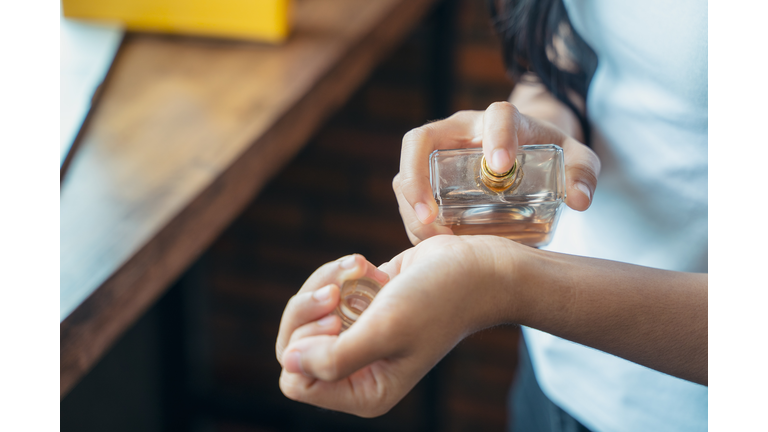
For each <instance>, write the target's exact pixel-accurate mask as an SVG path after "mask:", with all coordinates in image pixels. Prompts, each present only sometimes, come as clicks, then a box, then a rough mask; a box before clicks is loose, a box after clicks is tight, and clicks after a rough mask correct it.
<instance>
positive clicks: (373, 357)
mask: <svg viewBox="0 0 768 432" xmlns="http://www.w3.org/2000/svg"><path fill="white" fill-rule="evenodd" d="M363 318H364V317H361V319H360V320H359V321H358V322H356V323H355V325H353V326H351V327H350V328H349V329H348V330H347V331H345V332H344V333H342V334H341V335H338V336H335V335H319V336H312V337H307V338H303V339H300V340H297V341H295V342H293V343H291V345H290V346H288V348H287V349H286V351H285V354H284V356H283V365H284V366H285V370H286V371H288V372H292V373H301V374H304V375H306V376H308V377H313V378H317V379H319V380H321V381H338V380H340V379H343V378H346V377H348V376H350V375H352V374H353V373H354V372H355V371H357V370H359V369H362V368H363V367H365V366H367V365H369V364H371V363H373V362H375V361H377V360H381V359H384V358H387V357H389V356H390V355H392V354H394V352H392V350H391V344H387V343H382V338H381V337H380V336H381V335H377V334H374V333H377V331H376V329H373V328H370V327H369V328H367V329H363V328H362V327H364V325H361V324H362V322H363V321H364V319H363ZM388 346H389V348H388Z"/></svg>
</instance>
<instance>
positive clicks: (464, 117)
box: [392, 102, 600, 245]
mask: <svg viewBox="0 0 768 432" xmlns="http://www.w3.org/2000/svg"><path fill="white" fill-rule="evenodd" d="M528 144H557V145H559V146H560V147H562V148H563V152H564V157H565V179H566V195H567V198H566V201H565V202H566V204H567V205H568V207H570V208H572V209H574V210H578V211H584V210H586V209H587V208H589V206H590V204H591V203H592V197H593V196H594V192H595V188H596V187H597V176H598V175H599V173H600V160H599V159H598V157H597V155H596V154H595V152H593V151H592V150H591V149H590V148H589V147H587V146H585V145H584V144H582V143H580V142H579V141H577V140H575V139H574V138H572V137H570V136H568V135H567V134H565V133H564V132H563V131H561V130H560V129H558V128H557V127H556V126H554V125H553V124H551V123H548V122H545V121H542V120H538V119H535V118H532V117H529V116H526V115H524V114H521V113H520V112H519V111H518V110H517V108H515V106H514V105H512V104H510V103H509V102H494V103H493V104H491V105H490V106H489V107H488V109H486V110H485V111H459V112H457V113H456V114H454V115H452V116H450V117H448V118H447V119H444V120H440V121H437V122H433V123H428V124H426V125H424V126H421V127H418V128H416V129H413V130H411V131H410V132H408V133H407V134H405V136H404V137H403V146H402V150H401V153H400V172H399V173H398V174H397V175H396V176H395V178H394V180H393V181H392V188H393V189H394V190H395V195H396V196H397V202H398V206H399V208H400V216H401V217H402V219H403V223H404V224H405V230H406V232H407V233H408V238H409V239H410V240H411V243H413V244H414V245H415V244H418V243H419V242H420V241H422V240H425V239H427V238H429V237H432V236H434V235H438V234H452V232H451V230H450V228H448V227H444V226H441V225H439V224H438V223H437V222H436V220H435V219H436V217H437V202H435V199H434V197H433V196H432V189H431V187H430V184H429V155H430V153H432V152H433V151H434V150H437V149H454V148H468V147H481V146H482V148H483V154H484V155H485V158H486V160H487V161H488V163H489V166H490V168H491V170H493V171H495V172H506V171H508V170H509V169H510V168H512V164H513V161H514V160H515V157H516V156H517V148H518V146H521V145H528Z"/></svg>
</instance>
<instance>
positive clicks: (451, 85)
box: [60, 0, 518, 432]
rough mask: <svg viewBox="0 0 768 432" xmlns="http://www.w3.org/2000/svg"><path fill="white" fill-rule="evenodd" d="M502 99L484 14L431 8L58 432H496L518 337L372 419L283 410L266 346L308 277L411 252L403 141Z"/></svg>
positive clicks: (119, 350) (452, 360)
mask: <svg viewBox="0 0 768 432" xmlns="http://www.w3.org/2000/svg"><path fill="white" fill-rule="evenodd" d="M126 37H127V38H130V37H131V34H130V33H128V35H127V36H126ZM435 47H443V49H444V51H442V52H440V53H436V52H435ZM436 69H440V70H438V71H437V72H438V73H437V76H441V77H443V78H442V80H443V82H437V83H436V82H435V80H434V77H435V76H436ZM512 86H513V83H512V82H511V81H510V80H509V79H508V78H507V76H506V74H505V71H504V66H503V64H502V60H501V55H500V49H499V43H498V40H497V38H496V36H495V34H494V32H493V30H492V28H491V23H490V21H489V14H488V10H487V4H486V2H485V1H482V0H451V1H445V2H440V3H439V4H438V6H437V7H435V8H434V9H433V10H431V11H430V12H429V14H428V15H427V17H426V19H424V20H422V21H421V22H420V23H419V24H418V25H417V26H416V28H415V30H413V31H412V32H411V33H410V35H409V36H408V37H407V38H406V40H405V41H404V42H402V43H401V44H399V46H397V47H396V48H395V50H394V51H393V52H392V53H391V54H390V55H388V56H387V58H386V59H385V60H384V61H383V62H381V63H380V64H379V65H378V66H377V67H376V68H375V70H374V71H373V73H372V74H371V75H370V76H369V77H368V78H367V79H366V80H365V82H364V83H363V84H362V86H360V88H359V89H358V90H357V91H355V92H354V94H353V95H352V97H351V98H350V99H349V100H348V101H347V102H345V103H344V104H343V105H342V106H341V107H340V108H339V109H338V111H337V112H336V113H335V114H333V115H332V116H331V117H330V119H329V120H327V121H326V122H325V123H324V124H323V126H322V127H321V128H320V130H319V131H318V132H316V133H315V134H314V135H313V136H312V138H311V139H310V141H309V142H308V143H307V144H306V145H305V146H304V147H303V149H302V150H301V151H300V153H299V154H298V155H297V156H296V157H295V158H293V159H292V160H291V162H290V163H289V164H288V165H287V166H285V168H283V169H282V170H281V171H280V172H279V173H278V174H277V175H276V176H275V177H273V178H272V179H271V180H270V181H269V183H268V184H267V185H266V187H265V188H264V189H262V190H261V192H260V193H259V194H258V196H257V197H256V198H255V199H254V200H253V201H252V202H251V203H250V204H249V205H248V206H247V208H246V209H245V211H243V212H242V214H241V215H240V216H239V217H237V219H236V220H235V221H234V222H233V223H232V224H231V225H229V226H228V228H226V230H225V231H224V233H223V234H222V235H221V236H219V237H218V238H217V239H216V240H215V242H214V243H213V244H212V245H211V246H210V247H209V248H208V249H207V250H205V251H204V252H203V253H202V255H201V256H200V257H199V259H197V260H196V261H195V262H194V264H192V266H191V267H190V268H189V269H188V270H186V271H185V272H184V274H183V275H182V276H181V277H180V278H179V279H178V280H177V281H175V282H174V283H173V284H172V285H171V286H170V288H168V290H167V291H166V292H165V294H164V295H163V296H162V297H161V298H160V299H159V300H158V301H157V302H156V303H154V305H153V306H152V307H151V308H150V309H149V310H148V311H147V312H146V313H145V314H144V315H143V316H142V317H141V318H140V319H139V320H138V321H137V322H136V323H135V324H133V325H132V326H131V327H130V329H129V330H127V331H126V332H125V333H124V334H123V335H122V336H121V337H120V339H119V340H118V341H117V342H116V343H115V345H114V346H112V348H111V349H110V350H109V351H108V352H107V353H106V354H105V355H104V356H103V358H101V360H100V361H99V362H98V363H97V364H96V365H95V366H94V367H93V368H92V369H91V370H90V372H88V373H87V375H85V376H84V377H83V378H82V379H81V380H80V381H79V382H78V383H77V384H76V386H75V387H73V388H72V390H71V391H69V393H68V394H66V395H65V396H64V397H63V398H62V400H61V417H60V425H61V430H63V431H107V430H108V431H137V430H141V431H167V430H193V431H222V432H224V431H233V432H234V431H242V432H245V431H329V430H335V431H352V430H354V431H359V430H366V431H478V430H488V431H501V430H504V429H505V424H506V422H507V412H506V399H507V392H508V390H509V388H510V385H511V382H512V379H513V372H514V369H515V364H516V351H517V343H518V329H517V328H514V327H501V328H495V329H491V330H487V331H484V332H481V333H478V334H475V335H473V336H472V337H470V338H468V339H467V340H465V341H463V342H462V343H461V344H460V345H459V346H458V347H457V348H456V349H454V350H453V351H452V352H451V353H450V354H449V355H448V356H447V357H446V358H445V359H443V360H442V361H441V362H440V364H439V365H438V366H437V367H436V368H435V369H434V370H433V371H432V372H430V373H429V375H427V377H426V378H425V379H424V380H422V382H421V383H420V384H418V386H417V387H416V388H415V389H414V390H413V391H412V392H411V393H410V394H409V395H408V396H407V397H406V398H405V399H404V400H403V401H402V402H400V404H398V405H397V406H396V407H395V408H394V409H393V410H392V411H391V412H390V413H388V414H386V415H384V416H382V417H380V418H376V419H361V418H357V417H354V416H350V415H346V414H341V413H336V412H330V411H327V410H323V409H319V408H315V407H311V406H307V405H303V404H301V403H297V402H293V401H291V400H289V399H287V398H286V397H284V396H283V395H282V393H281V392H280V389H279V388H278V376H279V373H280V366H279V364H278V363H277V361H276V359H275V354H274V343H275V336H276V335H277V330H278V324H279V320H280V317H281V314H282V311H283V308H284V306H285V304H286V302H287V301H288V299H289V298H290V297H291V296H292V295H293V294H294V293H295V292H296V291H297V290H298V289H299V287H300V286H301V284H302V283H303V281H304V280H305V279H306V278H307V277H308V276H309V275H310V274H311V273H312V272H313V271H314V270H315V269H316V268H317V267H319V266H320V265H322V264H324V263H325V262H328V261H331V260H334V259H336V258H338V257H341V256H343V255H346V254H350V253H360V254H363V255H364V256H365V257H367V258H368V259H369V260H370V261H371V262H373V263H381V262H384V261H387V260H389V259H390V258H391V257H393V256H394V255H396V254H397V253H399V252H401V251H402V250H403V249H406V248H408V247H409V246H410V243H409V241H408V239H407V237H406V235H405V231H404V228H403V226H402V222H401V220H400V216H399V214H398V210H397V203H396V201H395V197H394V194H393V192H392V188H391V181H392V178H393V177H394V175H395V174H396V173H397V172H398V164H399V153H400V144H401V139H402V136H403V134H404V133H406V132H407V131H408V130H410V129H412V128H414V127H417V126H420V125H422V124H424V123H426V122H427V121H430V120H434V119H438V118H443V117H445V116H447V115H450V113H452V112H455V111H458V110H464V109H480V110H481V109H485V108H486V107H487V106H488V105H489V104H490V103H491V102H494V101H498V100H505V99H506V98H507V97H508V95H509V93H510V91H511V89H512ZM478 295H482V291H481V290H480V288H478Z"/></svg>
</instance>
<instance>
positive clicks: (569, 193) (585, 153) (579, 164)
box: [562, 138, 600, 211]
mask: <svg viewBox="0 0 768 432" xmlns="http://www.w3.org/2000/svg"><path fill="white" fill-rule="evenodd" d="M562 145H563V153H564V159H565V183H566V199H565V203H566V205H568V207H570V208H572V209H574V210H577V211H584V210H586V209H588V208H589V206H590V205H592V199H593V198H594V194H595V189H596V188H597V177H598V176H599V175H600V159H599V158H598V157H597V154H595V152H594V151H592V149H590V148H589V147H587V146H585V145H584V144H582V143H580V142H578V141H576V140H575V139H572V138H568V139H566V140H565V141H564V142H563V144H562Z"/></svg>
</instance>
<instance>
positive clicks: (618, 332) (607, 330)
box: [502, 248, 708, 385]
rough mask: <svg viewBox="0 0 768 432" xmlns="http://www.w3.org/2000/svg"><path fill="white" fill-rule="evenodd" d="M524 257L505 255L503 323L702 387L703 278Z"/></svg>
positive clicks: (531, 254)
mask: <svg viewBox="0 0 768 432" xmlns="http://www.w3.org/2000/svg"><path fill="white" fill-rule="evenodd" d="M514 249H517V248H514ZM525 252H526V253H524V254H520V253H519V251H515V250H510V251H509V252H508V253H509V254H514V255H515V256H516V257H517V258H516V262H517V263H518V265H517V266H516V268H517V269H519V272H518V274H516V275H512V274H510V273H509V272H506V273H505V274H504V276H503V278H504V280H505V282H502V284H503V285H504V286H507V287H514V288H513V290H514V292H510V293H509V294H510V296H509V299H510V300H509V302H508V305H507V309H508V310H510V311H512V313H511V314H510V315H508V317H507V321H510V322H516V323H520V324H523V325H526V326H529V327H532V328H536V329H539V330H542V331H545V332H548V333H551V334H554V335H556V336H560V337H562V338H564V339H568V340H571V341H574V342H578V343H581V344H583V345H587V346H590V347H593V348H596V349H599V350H601V351H605V352H608V353H611V354H614V355H616V356H619V357H622V358H625V359H627V360H630V361H633V362H635V363H639V364H641V365H644V366H647V367H649V368H651V369H656V370H658V371H661V372H665V373H668V374H670V375H673V376H676V377H679V378H683V379H686V380H689V381H693V382H696V383H699V384H703V385H707V336H708V326H707V296H708V277H707V275H706V274H697V273H683V272H673V271H666V270H659V269H653V268H648V267H641V266H636V265H631V264H626V263H619V262H614V261H606V260H599V259H593V258H584V257H579V256H574V255H565V254H557V253H552V252H546V251H539V250H535V249H529V250H526V251H525ZM521 281H522V282H521ZM512 299H514V300H512ZM512 302H513V303H514V305H515V306H513V305H511V304H509V303H512Z"/></svg>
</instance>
